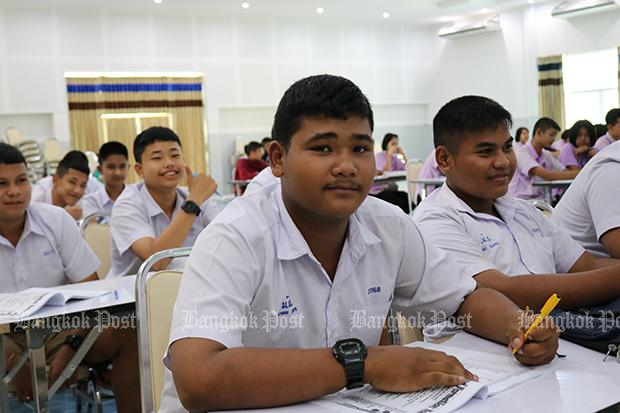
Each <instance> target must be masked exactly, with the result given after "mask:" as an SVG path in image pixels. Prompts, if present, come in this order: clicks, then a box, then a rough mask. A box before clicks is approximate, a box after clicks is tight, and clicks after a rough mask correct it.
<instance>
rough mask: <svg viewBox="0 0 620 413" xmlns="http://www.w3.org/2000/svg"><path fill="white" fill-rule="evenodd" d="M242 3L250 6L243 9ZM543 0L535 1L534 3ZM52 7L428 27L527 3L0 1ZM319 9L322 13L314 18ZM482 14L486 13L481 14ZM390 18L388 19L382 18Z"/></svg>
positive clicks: (464, 0)
mask: <svg viewBox="0 0 620 413" xmlns="http://www.w3.org/2000/svg"><path fill="white" fill-rule="evenodd" d="M244 1H247V2H248V3H249V4H250V7H249V8H247V9H243V8H242V7H241V4H242V3H243V2H244ZM547 1H548V0H536V3H543V2H547ZM2 3H3V4H20V5H25V4H32V5H37V4H39V5H47V6H49V5H58V6H69V7H72V8H113V9H120V8H122V9H125V10H150V11H156V10H161V11H166V12H175V11H178V12H188V11H191V12H194V13H204V14H214V15H234V16H249V17H282V18H299V19H305V20H307V19H313V20H321V19H322V20H329V21H334V20H338V21H342V20H346V21H350V20H362V21H375V22H376V21H387V22H389V21H398V22H408V23H417V24H421V23H422V24H433V23H439V22H446V21H451V20H455V19H457V18H459V17H461V16H464V15H470V16H471V15H474V14H476V13H480V14H487V13H492V12H495V11H501V10H506V9H509V8H514V7H523V6H527V5H528V0H162V3H161V4H155V3H154V2H153V0H0V4H2ZM317 7H322V8H323V9H324V10H325V11H324V13H323V14H320V15H319V14H317V12H316V9H317ZM484 9H487V10H486V11H483V10H484ZM384 12H387V13H389V14H390V17H389V19H384V18H382V14H383V13H384Z"/></svg>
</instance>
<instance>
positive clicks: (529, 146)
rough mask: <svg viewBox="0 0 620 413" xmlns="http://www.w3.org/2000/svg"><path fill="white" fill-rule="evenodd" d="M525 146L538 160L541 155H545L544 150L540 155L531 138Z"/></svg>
mask: <svg viewBox="0 0 620 413" xmlns="http://www.w3.org/2000/svg"><path fill="white" fill-rule="evenodd" d="M524 147H525V148H527V150H528V151H529V153H530V155H532V157H533V158H534V159H536V160H538V159H539V158H540V157H541V156H543V153H544V151H543V152H541V153H540V155H539V154H538V152H536V149H534V146H533V145H532V142H531V140H530V141H529V142H528V143H526V144H525V146H524Z"/></svg>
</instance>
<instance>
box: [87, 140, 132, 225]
mask: <svg viewBox="0 0 620 413" xmlns="http://www.w3.org/2000/svg"><path fill="white" fill-rule="evenodd" d="M128 160H129V154H128V152H127V147H126V146H125V145H123V144H122V143H120V142H115V141H111V142H106V143H104V144H103V145H101V148H99V155H98V161H99V165H98V166H97V171H99V173H100V174H101V176H102V177H103V183H104V189H103V190H101V191H97V192H93V193H90V194H86V195H85V196H84V198H83V199H82V210H83V215H84V217H86V216H88V215H90V214H92V213H93V212H107V213H112V207H113V206H114V201H116V199H117V198H118V197H119V196H120V194H121V192H123V189H125V179H126V178H127V172H128V170H129V169H128V168H129V162H128Z"/></svg>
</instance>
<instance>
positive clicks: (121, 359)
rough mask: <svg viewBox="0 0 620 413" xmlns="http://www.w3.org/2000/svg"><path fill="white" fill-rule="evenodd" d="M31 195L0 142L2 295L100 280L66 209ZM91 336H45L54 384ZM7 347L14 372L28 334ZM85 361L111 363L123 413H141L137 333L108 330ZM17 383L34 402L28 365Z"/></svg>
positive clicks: (14, 154)
mask: <svg viewBox="0 0 620 413" xmlns="http://www.w3.org/2000/svg"><path fill="white" fill-rule="evenodd" d="M31 193H32V186H31V185H30V182H29V180H28V172H27V168H26V161H25V159H24V157H23V156H22V154H21V153H20V152H19V150H17V149H16V148H14V147H13V146H10V145H7V144H5V143H0V268H2V273H1V275H0V292H1V293H12V292H16V291H21V290H25V289H27V288H31V287H55V286H59V285H63V284H67V283H72V282H86V281H92V280H96V279H97V278H98V277H97V273H96V271H97V268H98V267H99V260H98V259H97V256H96V255H95V254H94V252H93V251H92V250H91V249H90V248H89V247H88V245H87V244H86V242H85V241H84V239H83V238H82V236H81V235H80V231H79V228H78V226H77V225H75V221H74V220H73V219H71V216H69V214H67V212H65V211H64V210H63V209H61V208H58V207H55V206H52V205H46V204H44V203H31V202H30V200H31ZM86 334H87V331H85V330H71V331H65V332H62V333H58V334H51V335H49V336H48V337H46V340H45V348H46V354H47V360H48V361H50V367H49V374H48V377H49V381H50V382H51V383H53V382H54V381H55V380H56V379H57V378H58V377H59V375H60V373H61V372H62V370H63V369H64V368H65V366H66V365H67V364H68V363H69V360H70V359H71V358H72V357H73V355H74V353H75V351H76V345H79V343H80V342H81V341H82V340H83V338H82V337H84V336H85V335H86ZM3 337H4V336H3ZM3 337H0V339H2V338H3ZM5 343H6V344H8V346H7V348H8V351H7V352H6V354H4V355H0V357H5V360H6V365H7V366H8V369H11V368H12V367H13V366H14V365H15V363H16V362H17V361H18V359H19V355H20V354H21V353H22V351H23V350H24V348H25V347H26V340H25V337H24V334H19V333H11V334H10V335H9V336H8V340H6V342H5ZM85 360H86V361H87V362H90V363H101V362H104V361H106V360H112V362H113V370H112V388H113V390H114V395H115V397H116V404H117V407H118V411H119V412H127V413H129V412H137V411H140V388H139V383H138V381H139V379H138V344H137V338H136V332H135V330H132V329H111V328H109V329H105V330H103V332H102V333H101V335H99V337H98V338H97V341H96V342H95V344H94V345H93V347H92V348H91V349H90V350H89V352H88V354H87V355H86V358H85ZM14 383H15V386H16V388H17V396H18V398H19V400H20V401H26V400H29V399H31V398H32V385H31V380H30V367H29V366H28V365H26V366H25V367H22V369H21V370H20V371H19V372H18V374H17V376H16V377H15V379H14Z"/></svg>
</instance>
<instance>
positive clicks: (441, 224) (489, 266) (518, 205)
mask: <svg viewBox="0 0 620 413" xmlns="http://www.w3.org/2000/svg"><path fill="white" fill-rule="evenodd" d="M511 123H512V118H511V116H510V113H509V112H508V111H507V110H506V109H504V108H503V107H502V106H501V105H500V104H499V103H497V102H495V101H493V100H491V99H488V98H485V97H481V96H463V97H460V98H457V99H454V100H452V101H450V102H448V103H447V104H446V105H444V106H443V107H442V108H441V109H440V110H439V112H438V113H437V115H436V116H435V118H434V120H433V134H434V140H435V147H436V149H435V156H436V158H437V164H438V165H439V168H440V169H441V170H442V171H443V173H444V174H445V175H446V183H445V184H444V186H443V187H441V189H439V190H437V191H435V192H433V193H432V194H431V195H430V196H429V197H428V198H426V199H425V200H424V201H422V202H421V203H420V205H419V206H418V208H417V209H416V210H415V212H414V216H413V219H414V221H415V222H416V223H417V224H418V226H419V228H420V230H421V232H422V235H423V237H424V238H426V239H428V240H429V242H432V243H433V244H434V245H436V246H438V247H439V248H440V249H442V250H444V251H446V252H447V253H448V254H449V255H450V256H451V257H454V258H455V259H456V261H457V263H458V265H459V266H460V267H461V268H464V269H465V270H466V272H467V274H468V275H469V276H471V277H475V279H476V281H477V282H478V284H481V285H483V286H485V287H489V288H493V289H495V290H498V291H500V292H502V293H503V294H505V295H506V296H508V297H509V298H511V299H512V300H513V301H514V302H515V303H517V304H518V305H519V306H521V307H522V308H523V307H525V306H526V305H529V306H530V308H534V309H539V308H541V307H542V305H543V304H544V303H545V301H546V300H547V298H548V297H549V296H550V295H551V294H553V293H557V294H558V296H560V297H562V301H560V304H559V306H560V307H561V308H564V309H575V308H579V307H582V306H588V305H590V306H591V305H595V304H601V303H604V302H605V301H608V300H611V299H613V298H616V297H617V296H619V295H620V277H619V275H620V261H617V260H610V259H598V258H595V257H594V256H592V255H591V254H589V253H587V252H585V251H584V249H583V248H582V247H581V246H580V245H579V244H578V243H576V242H575V241H574V240H572V239H571V238H570V236H569V235H568V234H567V233H566V232H565V231H564V230H563V229H562V228H560V227H559V226H557V225H555V224H553V222H551V220H549V219H548V218H546V217H545V216H544V215H542V214H541V213H540V212H539V211H537V210H536V209H535V208H534V207H533V206H531V205H530V203H529V201H525V200H520V199H516V198H513V197H511V196H506V193H507V191H508V183H509V182H510V179H511V178H512V175H513V174H514V171H515V168H516V165H515V162H516V159H515V154H514V151H513V150H512V138H511V137H510V131H509V129H510V126H511Z"/></svg>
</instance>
